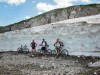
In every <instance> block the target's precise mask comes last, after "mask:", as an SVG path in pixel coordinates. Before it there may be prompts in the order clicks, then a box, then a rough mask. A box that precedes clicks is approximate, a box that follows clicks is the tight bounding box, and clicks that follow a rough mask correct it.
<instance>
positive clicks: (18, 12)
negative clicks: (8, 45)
mask: <svg viewBox="0 0 100 75" xmlns="http://www.w3.org/2000/svg"><path fill="white" fill-rule="evenodd" d="M91 3H100V0H0V26H6V25H9V24H13V23H16V22H19V21H21V20H24V19H28V18H30V17H34V16H36V15H38V14H41V13H44V12H47V11H50V10H53V9H56V8H63V7H68V6H73V5H83V4H91Z"/></svg>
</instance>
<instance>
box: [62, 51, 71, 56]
mask: <svg viewBox="0 0 100 75" xmlns="http://www.w3.org/2000/svg"><path fill="white" fill-rule="evenodd" d="M61 53H62V54H64V55H66V56H67V55H69V52H68V50H67V49H63V50H62V52H61Z"/></svg>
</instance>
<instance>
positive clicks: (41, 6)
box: [36, 0, 77, 12]
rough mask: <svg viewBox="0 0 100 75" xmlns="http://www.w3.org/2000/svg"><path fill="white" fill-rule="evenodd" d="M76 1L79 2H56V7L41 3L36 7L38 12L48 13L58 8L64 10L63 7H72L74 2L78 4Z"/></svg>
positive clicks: (55, 0)
mask: <svg viewBox="0 0 100 75" xmlns="http://www.w3.org/2000/svg"><path fill="white" fill-rule="evenodd" d="M76 1H77V0H54V2H55V3H56V4H55V5H52V4H48V3H43V2H39V3H38V4H37V5H36V7H37V9H38V10H40V11H43V12H46V11H49V10H53V9H56V8H63V7H68V6H72V5H73V3H72V2H76Z"/></svg>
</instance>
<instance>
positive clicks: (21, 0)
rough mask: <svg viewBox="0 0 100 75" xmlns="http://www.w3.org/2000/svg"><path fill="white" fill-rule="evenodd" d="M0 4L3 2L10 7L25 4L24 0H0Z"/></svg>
mask: <svg viewBox="0 0 100 75" xmlns="http://www.w3.org/2000/svg"><path fill="white" fill-rule="evenodd" d="M0 2H4V3H8V4H11V5H13V4H14V5H20V4H22V3H25V2H26V0H0Z"/></svg>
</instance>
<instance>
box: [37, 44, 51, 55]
mask: <svg viewBox="0 0 100 75" xmlns="http://www.w3.org/2000/svg"><path fill="white" fill-rule="evenodd" d="M40 46H42V45H40ZM47 47H49V45H48V46H47ZM51 51H52V50H51V49H48V48H46V53H45V54H46V55H48V56H51ZM37 53H38V54H43V52H42V48H41V49H38V52H37Z"/></svg>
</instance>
